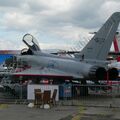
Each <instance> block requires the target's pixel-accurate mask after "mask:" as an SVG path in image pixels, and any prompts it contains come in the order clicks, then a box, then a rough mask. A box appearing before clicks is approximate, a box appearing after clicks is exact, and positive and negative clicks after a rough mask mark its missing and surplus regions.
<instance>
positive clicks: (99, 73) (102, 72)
mask: <svg viewBox="0 0 120 120" xmlns="http://www.w3.org/2000/svg"><path fill="white" fill-rule="evenodd" d="M106 74H107V71H106V69H105V68H104V67H99V66H92V67H91V68H90V71H89V77H90V79H96V80H104V79H105V76H106Z"/></svg>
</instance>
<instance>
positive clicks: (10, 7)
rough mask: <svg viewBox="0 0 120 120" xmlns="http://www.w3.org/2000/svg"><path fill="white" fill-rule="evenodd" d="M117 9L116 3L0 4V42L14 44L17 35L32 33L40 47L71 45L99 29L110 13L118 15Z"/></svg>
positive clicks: (31, 0) (29, 0)
mask: <svg viewBox="0 0 120 120" xmlns="http://www.w3.org/2000/svg"><path fill="white" fill-rule="evenodd" d="M119 6H120V1H119V0H99V1H97V0H92V1H90V0H84V1H83V0H24V1H23V0H5V1H0V17H1V19H0V24H1V26H0V32H1V35H0V38H1V39H4V38H5V39H6V40H7V41H12V40H15V42H16V39H17V37H16V36H17V35H20V37H21V36H22V35H24V33H32V34H33V35H35V37H36V36H37V37H38V38H40V39H42V40H41V41H40V40H39V42H44V43H43V44H44V47H45V44H46V46H47V47H48V44H49V42H50V43H55V42H56V44H58V43H59V41H62V44H63V43H64V42H66V43H67V44H71V43H73V41H78V40H81V36H82V38H83V36H86V37H87V36H88V32H90V31H94V30H97V29H99V28H100V27H101V25H102V24H103V23H104V22H105V21H106V19H107V18H108V17H109V16H110V15H111V14H112V13H113V12H116V11H120V9H119ZM7 34H11V38H9V36H8V37H7ZM3 35H6V37H3ZM21 38H22V37H21ZM45 41H47V42H45ZM1 42H3V41H1ZM18 44H19V42H18ZM16 45H17V43H16ZM54 46H57V45H55V44H54ZM6 49H7V48H6Z"/></svg>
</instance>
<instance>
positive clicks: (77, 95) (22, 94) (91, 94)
mask: <svg viewBox="0 0 120 120" xmlns="http://www.w3.org/2000/svg"><path fill="white" fill-rule="evenodd" d="M15 87H16V86H13V88H14V89H15ZM14 89H13V90H10V89H9V88H7V89H2V91H0V103H1V102H6V101H7V102H12V103H13V102H14V103H16V102H17V101H23V102H24V101H27V99H26V96H27V91H26V90H27V89H26V88H25V86H23V85H18V86H17V87H16V90H17V91H16V92H15V91H14ZM58 92H59V93H58V94H59V101H58V104H60V105H84V106H103V107H120V84H115V85H80V84H63V85H59V91H58Z"/></svg>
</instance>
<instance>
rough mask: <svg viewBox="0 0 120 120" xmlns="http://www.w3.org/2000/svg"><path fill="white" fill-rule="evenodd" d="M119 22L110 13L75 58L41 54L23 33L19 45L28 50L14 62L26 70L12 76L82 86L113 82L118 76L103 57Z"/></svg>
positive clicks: (107, 50)
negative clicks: (89, 82) (88, 82)
mask: <svg viewBox="0 0 120 120" xmlns="http://www.w3.org/2000/svg"><path fill="white" fill-rule="evenodd" d="M119 22H120V12H115V13H113V14H112V15H111V16H110V18H109V19H108V20H107V21H106V22H105V24H104V25H103V26H102V27H101V28H100V30H99V31H98V32H97V33H96V34H95V35H94V36H93V38H92V39H91V40H90V41H89V42H88V44H87V45H86V46H85V47H84V48H83V50H82V51H81V52H80V53H77V54H76V55H75V58H70V57H62V56H57V55H52V54H47V53H43V52H42V50H41V49H40V47H39V44H38V42H37V41H36V39H35V38H34V37H33V36H32V35H31V34H25V35H24V36H23V42H24V43H25V44H26V45H27V46H28V48H29V49H28V50H26V51H24V52H23V51H22V52H21V56H18V57H17V59H18V61H21V62H22V63H23V64H24V66H27V67H24V69H22V70H20V71H19V70H18V71H16V72H13V73H12V75H14V76H38V77H41V78H50V79H51V78H52V79H58V80H60V79H78V80H80V81H81V84H86V80H92V81H94V80H95V81H96V80H104V79H107V78H109V79H113V80H114V79H116V78H117V77H118V71H117V69H115V68H111V69H108V67H107V64H108V62H107V61H106V58H107V55H108V52H109V50H110V47H111V44H112V41H113V39H114V36H115V33H116V30H117V28H118V25H119Z"/></svg>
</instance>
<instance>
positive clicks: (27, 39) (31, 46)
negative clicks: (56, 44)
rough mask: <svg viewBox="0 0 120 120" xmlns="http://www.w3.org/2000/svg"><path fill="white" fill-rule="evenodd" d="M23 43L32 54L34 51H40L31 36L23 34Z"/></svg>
mask: <svg viewBox="0 0 120 120" xmlns="http://www.w3.org/2000/svg"><path fill="white" fill-rule="evenodd" d="M23 42H24V43H25V44H26V45H27V46H28V48H29V49H30V50H31V51H32V52H34V51H41V49H40V47H39V43H38V42H37V40H36V39H35V38H34V37H33V36H32V35H31V34H25V35H24V36H23Z"/></svg>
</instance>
